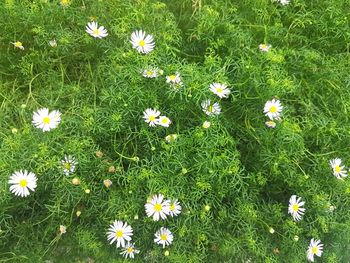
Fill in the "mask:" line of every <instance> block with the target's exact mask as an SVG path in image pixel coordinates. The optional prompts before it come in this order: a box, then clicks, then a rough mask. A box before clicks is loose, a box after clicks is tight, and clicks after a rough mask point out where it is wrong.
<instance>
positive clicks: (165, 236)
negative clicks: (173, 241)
mask: <svg viewBox="0 0 350 263" xmlns="http://www.w3.org/2000/svg"><path fill="white" fill-rule="evenodd" d="M160 239H161V240H164V241H166V240H167V239H168V236H167V235H166V234H161V235H160Z"/></svg>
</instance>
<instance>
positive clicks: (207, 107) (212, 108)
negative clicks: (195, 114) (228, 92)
mask: <svg viewBox="0 0 350 263" xmlns="http://www.w3.org/2000/svg"><path fill="white" fill-rule="evenodd" d="M201 106H202V110H203V111H204V112H205V114H207V115H209V116H212V115H219V114H220V112H221V107H220V104H219V103H217V102H215V103H213V104H212V103H211V102H210V100H205V101H203V102H202V103H201Z"/></svg>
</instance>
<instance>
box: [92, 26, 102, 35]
mask: <svg viewBox="0 0 350 263" xmlns="http://www.w3.org/2000/svg"><path fill="white" fill-rule="evenodd" d="M92 33H93V34H94V35H96V36H98V35H100V31H99V30H98V28H96V29H94V30H93V31H92Z"/></svg>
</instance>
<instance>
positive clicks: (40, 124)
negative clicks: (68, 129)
mask: <svg viewBox="0 0 350 263" xmlns="http://www.w3.org/2000/svg"><path fill="white" fill-rule="evenodd" d="M60 121H61V113H60V112H59V111H57V110H54V111H51V112H50V113H49V110H48V109H47V108H43V109H39V110H38V111H37V112H34V114H33V121H32V122H33V124H34V126H35V127H36V128H38V129H42V130H43V132H46V131H50V130H51V129H55V128H56V127H57V126H58V124H59V123H60Z"/></svg>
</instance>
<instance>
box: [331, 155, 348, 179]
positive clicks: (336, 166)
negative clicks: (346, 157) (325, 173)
mask: <svg viewBox="0 0 350 263" xmlns="http://www.w3.org/2000/svg"><path fill="white" fill-rule="evenodd" d="M329 164H330V165H331V167H332V169H333V175H334V176H335V177H337V178H338V179H340V180H342V179H343V178H344V177H347V176H348V175H347V171H346V170H345V166H342V165H341V159H339V158H335V159H332V160H330V161H329Z"/></svg>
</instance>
